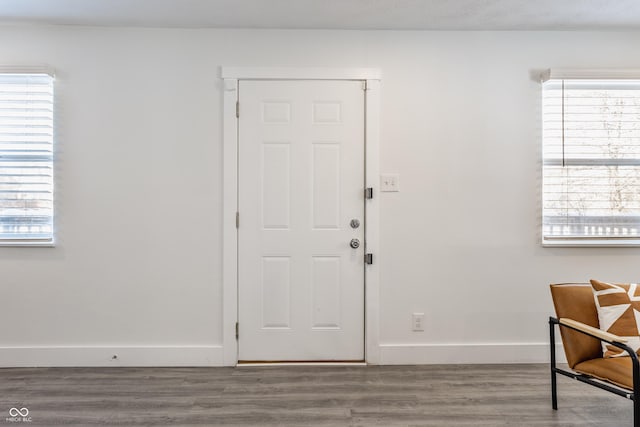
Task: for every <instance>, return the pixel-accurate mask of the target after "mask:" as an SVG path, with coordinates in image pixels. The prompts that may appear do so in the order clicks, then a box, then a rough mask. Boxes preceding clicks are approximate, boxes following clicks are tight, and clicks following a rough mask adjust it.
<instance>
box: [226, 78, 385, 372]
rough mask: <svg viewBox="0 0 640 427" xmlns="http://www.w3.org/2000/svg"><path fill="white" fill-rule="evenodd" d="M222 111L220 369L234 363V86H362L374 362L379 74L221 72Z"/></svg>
mask: <svg viewBox="0 0 640 427" xmlns="http://www.w3.org/2000/svg"><path fill="white" fill-rule="evenodd" d="M221 77H222V79H223V82H224V86H223V90H224V110H223V166H222V167H223V170H224V172H223V198H222V200H223V201H222V204H223V214H222V346H223V353H224V354H223V363H224V365H225V366H236V364H237V362H238V341H237V340H236V322H237V321H238V230H237V228H236V212H237V210H238V118H237V117H236V102H237V101H238V90H237V89H238V81H239V80H362V81H366V85H367V86H366V92H365V93H366V96H365V170H366V173H365V180H366V184H365V187H371V188H373V199H369V200H366V210H365V214H366V223H365V226H366V229H365V241H366V245H367V247H366V252H367V253H372V254H373V264H371V265H366V264H365V306H364V308H365V323H364V324H365V337H364V338H365V360H366V361H367V363H371V364H377V363H379V361H380V350H379V347H380V330H379V318H380V312H379V305H380V304H379V288H380V272H379V262H378V260H377V255H378V254H379V253H380V249H379V235H380V234H379V228H380V216H379V192H378V187H379V185H378V184H379V182H380V179H379V176H380V157H379V151H380V150H379V147H380V126H379V123H380V71H379V70H377V69H371V68H269V67H222V73H221Z"/></svg>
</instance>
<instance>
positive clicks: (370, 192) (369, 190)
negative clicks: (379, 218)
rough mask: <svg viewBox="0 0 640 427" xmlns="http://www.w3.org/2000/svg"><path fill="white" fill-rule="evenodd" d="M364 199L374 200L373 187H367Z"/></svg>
mask: <svg viewBox="0 0 640 427" xmlns="http://www.w3.org/2000/svg"><path fill="white" fill-rule="evenodd" d="M364 198H365V199H373V187H367V188H365V189H364Z"/></svg>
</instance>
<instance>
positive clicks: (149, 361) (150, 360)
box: [0, 346, 223, 368]
mask: <svg viewBox="0 0 640 427" xmlns="http://www.w3.org/2000/svg"><path fill="white" fill-rule="evenodd" d="M114 356H116V357H115V358H114ZM115 366H136V367H138V366H223V352H222V346H175V347H0V367H1V368H9V367H16V368H17V367H115Z"/></svg>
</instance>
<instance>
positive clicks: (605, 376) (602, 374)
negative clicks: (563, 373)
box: [573, 356, 633, 390]
mask: <svg viewBox="0 0 640 427" xmlns="http://www.w3.org/2000/svg"><path fill="white" fill-rule="evenodd" d="M632 363H633V361H632V360H631V358H630V357H628V356H627V357H615V358H609V359H593V360H587V361H585V362H582V363H578V364H577V365H576V366H574V367H573V370H574V371H576V372H580V373H581V374H587V375H591V376H593V377H596V378H599V379H601V380H605V381H608V382H610V383H613V384H616V385H619V386H620V387H624V388H628V389H630V390H633V366H632Z"/></svg>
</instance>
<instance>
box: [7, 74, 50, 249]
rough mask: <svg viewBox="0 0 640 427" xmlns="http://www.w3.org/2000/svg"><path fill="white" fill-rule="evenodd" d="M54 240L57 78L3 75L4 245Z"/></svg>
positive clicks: (37, 75) (35, 75)
mask: <svg viewBox="0 0 640 427" xmlns="http://www.w3.org/2000/svg"><path fill="white" fill-rule="evenodd" d="M51 241H53V78H52V77H51V76H49V75H47V74H22V73H0V244H1V243H3V242H4V243H7V242H9V243H10V242H17V243H28V242H51Z"/></svg>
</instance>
